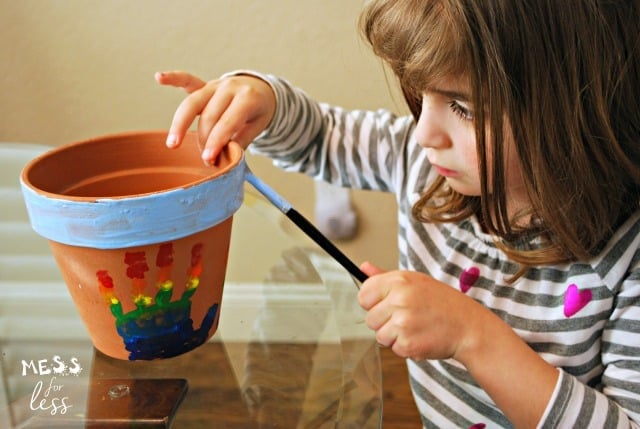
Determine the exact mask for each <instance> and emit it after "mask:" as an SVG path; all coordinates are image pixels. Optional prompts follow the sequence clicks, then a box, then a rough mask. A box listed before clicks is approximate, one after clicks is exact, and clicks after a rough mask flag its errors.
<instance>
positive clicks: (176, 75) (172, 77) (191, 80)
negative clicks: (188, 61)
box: [155, 71, 206, 94]
mask: <svg viewBox="0 0 640 429" xmlns="http://www.w3.org/2000/svg"><path fill="white" fill-rule="evenodd" d="M155 79H156V82H158V83H159V84H161V85H170V86H175V87H177V88H182V89H184V90H185V91H186V92H188V93H189V94H191V93H192V92H194V91H197V90H198V89H200V88H202V87H203V86H205V85H206V82H205V81H203V80H202V79H200V78H199V77H197V76H194V75H192V74H190V73H186V72H181V71H164V72H157V73H156V74H155Z"/></svg>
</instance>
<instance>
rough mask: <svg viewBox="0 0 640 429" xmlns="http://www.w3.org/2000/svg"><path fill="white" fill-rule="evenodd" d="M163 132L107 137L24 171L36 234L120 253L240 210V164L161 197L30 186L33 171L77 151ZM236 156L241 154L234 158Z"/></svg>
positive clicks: (24, 188)
mask: <svg viewBox="0 0 640 429" xmlns="http://www.w3.org/2000/svg"><path fill="white" fill-rule="evenodd" d="M153 133H157V134H158V135H162V134H164V135H166V132H162V131H137V132H124V133H118V134H111V135H105V136H101V137H96V138H92V139H89V140H83V141H80V142H76V143H71V144H68V145H64V146H61V147H59V148H54V149H52V150H50V151H48V152H46V153H44V154H43V155H40V156H38V157H36V158H34V159H33V160H32V161H31V162H29V163H28V164H27V166H26V167H25V168H24V169H23V171H22V173H21V176H20V185H21V188H22V193H23V197H24V201H25V204H26V207H27V212H28V215H29V219H30V222H31V226H32V228H33V229H34V230H35V231H36V232H37V233H38V234H40V235H42V236H43V237H45V238H47V239H49V240H52V241H56V242H59V243H63V244H68V245H74V246H82V247H93V248H100V249H116V248H125V247H134V246H141V245H147V244H154V243H161V242H166V241H169V240H174V239H178V238H181V237H185V236H188V235H191V234H193V233H196V232H200V231H203V230H205V229H208V228H210V227H213V226H215V225H217V224H218V223H221V222H223V221H224V220H226V219H228V218H229V217H231V216H232V215H233V214H234V213H235V212H236V211H237V210H238V209H239V208H240V206H241V205H242V201H243V199H244V179H245V174H246V163H245V157H244V152H243V151H242V149H241V148H240V146H239V145H237V143H233V142H232V143H230V146H231V148H230V149H231V150H232V151H234V152H235V151H238V150H239V151H240V152H239V156H238V159H237V160H234V161H235V162H231V163H229V165H228V166H225V167H222V168H220V169H217V170H215V171H214V172H213V173H212V175H211V176H204V177H203V178H201V179H198V180H195V181H192V182H189V183H186V184H184V185H181V186H177V187H172V188H167V189H166V190H162V191H159V192H150V193H140V194H135V195H131V196H117V197H91V198H86V197H77V196H69V197H67V196H65V195H62V194H56V193H51V192H47V191H42V190H39V189H37V188H35V187H34V186H32V185H31V184H30V183H29V182H28V173H29V171H30V169H31V168H33V166H35V165H37V164H38V163H39V162H40V161H42V160H43V159H46V158H47V157H49V156H52V155H56V154H59V153H60V152H62V151H64V150H68V149H69V148H70V147H71V146H75V145H88V144H92V143H95V142H96V141H104V140H107V139H113V138H124V137H128V138H135V137H136V136H140V135H142V134H144V135H149V134H153ZM236 153H237V152H236Z"/></svg>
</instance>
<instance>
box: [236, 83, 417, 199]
mask: <svg viewBox="0 0 640 429" xmlns="http://www.w3.org/2000/svg"><path fill="white" fill-rule="evenodd" d="M242 73H250V74H252V75H254V76H257V77H260V78H262V79H263V80H265V81H266V82H268V83H269V84H270V85H271V87H272V88H273V90H274V92H275V94H276V101H277V103H276V112H275V115H274V118H273V119H272V121H271V124H270V125H269V127H268V128H267V129H266V130H265V131H264V132H263V133H262V134H261V135H260V136H258V138H257V139H256V140H255V141H254V143H253V144H252V145H251V146H250V150H251V152H252V153H259V154H262V155H266V156H268V157H269V158H271V159H272V160H273V162H274V164H275V165H277V166H278V167H279V168H282V169H284V170H287V171H296V172H301V173H304V174H307V175H309V176H311V177H313V178H315V179H319V180H324V181H327V182H330V183H333V184H335V185H338V186H343V187H350V188H357V189H367V190H378V191H385V192H394V191H395V189H396V188H397V186H398V183H399V182H400V181H401V178H402V176H403V175H404V165H405V164H406V162H405V163H403V159H404V158H405V155H404V154H405V153H406V145H407V144H408V142H409V140H410V139H411V136H412V135H413V128H414V121H413V118H412V117H410V116H396V115H395V114H393V113H391V112H389V111H387V110H382V109H381V110H377V111H365V110H346V109H342V108H340V107H335V106H331V105H329V104H326V103H319V102H316V101H315V100H313V99H311V98H310V97H309V96H307V94H306V93H304V92H303V91H302V90H300V89H298V88H294V87H293V86H292V85H291V84H289V82H287V81H285V80H283V79H280V78H277V77H275V76H271V75H262V74H257V73H254V72H242Z"/></svg>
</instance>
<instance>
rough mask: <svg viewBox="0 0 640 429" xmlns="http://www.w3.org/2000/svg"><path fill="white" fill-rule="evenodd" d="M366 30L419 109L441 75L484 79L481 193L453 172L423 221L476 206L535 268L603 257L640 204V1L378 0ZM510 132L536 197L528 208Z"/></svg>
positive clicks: (478, 113)
mask: <svg viewBox="0 0 640 429" xmlns="http://www.w3.org/2000/svg"><path fill="white" fill-rule="evenodd" d="M361 29H362V32H363V34H364V36H365V38H366V39H367V40H368V42H369V43H370V44H371V46H372V47H373V50H374V53H375V54H376V55H378V56H379V57H380V58H382V59H383V60H384V61H385V62H386V63H388V65H389V66H390V68H391V70H392V71H393V72H394V74H395V75H396V76H397V77H398V79H399V81H400V85H401V88H402V91H403V94H404V96H405V99H406V101H407V104H408V106H409V108H410V110H411V112H412V114H413V116H414V117H415V118H416V120H417V118H418V117H419V115H420V106H421V94H422V92H423V91H424V90H425V89H426V88H428V87H429V84H430V83H431V82H435V81H438V80H440V79H442V78H443V77H460V76H464V77H465V78H468V79H469V82H470V86H471V91H472V98H473V100H472V101H473V105H474V106H476V107H475V128H476V141H477V151H478V159H479V166H478V167H479V169H480V176H481V189H482V191H481V196H480V197H474V196H465V195H461V194H459V193H457V192H455V191H453V190H452V189H450V188H449V187H447V185H446V181H445V180H444V179H443V178H439V179H438V180H437V181H436V182H435V183H434V184H433V185H432V186H431V187H430V188H429V189H428V190H427V191H426V192H425V194H424V195H423V196H422V198H421V199H420V200H419V201H418V203H416V205H415V206H414V210H413V213H414V216H416V217H417V218H418V219H420V220H421V221H425V222H446V221H456V220H461V219H463V218H466V217H468V216H469V215H471V214H476V215H477V216H478V217H479V218H480V219H481V221H482V222H483V224H484V226H485V228H486V229H487V231H488V232H489V233H491V234H494V235H496V236H498V237H500V240H499V242H498V243H497V244H498V245H499V246H500V247H501V248H502V249H503V250H504V251H505V252H506V253H507V254H508V255H509V256H510V257H511V258H512V259H513V260H514V261H516V262H519V263H520V264H521V265H522V266H523V267H525V268H526V267H527V266H533V265H544V264H555V263H563V262H569V261H574V260H577V259H581V260H587V259H589V258H590V257H591V256H593V255H594V254H596V253H597V252H598V251H599V250H600V249H601V246H602V245H603V243H604V242H605V241H606V240H607V239H608V238H609V237H610V236H611V235H612V233H613V232H614V231H615V229H616V227H618V226H619V225H620V224H621V223H622V222H624V220H625V219H627V218H628V217H629V215H630V214H631V213H633V212H634V211H636V210H637V209H638V207H639V202H640V185H639V184H640V101H639V100H640V0H602V1H598V0H576V1H561V0H529V1H513V0H475V1H474V0H374V1H372V2H371V3H370V4H369V5H368V6H367V8H366V9H365V11H364V12H363V14H362V17H361ZM479 106H480V107H479ZM505 130H509V133H508V135H507V134H506V133H505ZM505 137H507V138H512V139H513V140H514V141H515V147H516V151H517V154H518V157H519V159H520V162H521V168H522V175H523V180H524V183H525V186H526V189H527V193H528V197H529V199H530V201H531V207H530V209H529V211H528V212H527V213H519V214H517V215H516V216H515V217H513V216H511V217H509V215H508V214H507V209H506V207H507V198H506V193H505V170H506V166H505V165H504V162H498V161H497V160H504V159H505V156H504V154H503V150H504V146H503V144H501V142H502V141H503V139H504V138H505ZM488 151H491V154H490V156H488V155H487V154H488ZM487 159H493V160H496V162H493V163H491V165H489V164H487ZM489 170H490V171H489ZM518 218H519V219H530V221H529V222H527V223H526V225H525V226H521V222H518ZM516 225H518V226H516ZM533 238H536V239H537V240H538V241H539V242H540V243H541V245H540V246H536V247H529V248H525V247H522V246H521V245H518V244H516V243H523V242H531V240H532V239H533ZM523 239H524V240H523Z"/></svg>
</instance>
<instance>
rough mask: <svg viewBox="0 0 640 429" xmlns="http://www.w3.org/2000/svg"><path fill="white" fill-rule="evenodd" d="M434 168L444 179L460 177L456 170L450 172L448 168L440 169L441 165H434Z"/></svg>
mask: <svg viewBox="0 0 640 429" xmlns="http://www.w3.org/2000/svg"><path fill="white" fill-rule="evenodd" d="M433 168H435V169H436V171H437V172H438V174H439V175H441V176H444V177H456V176H458V172H457V171H455V170H449V169H448V168H444V167H440V166H439V165H435V164H433Z"/></svg>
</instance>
